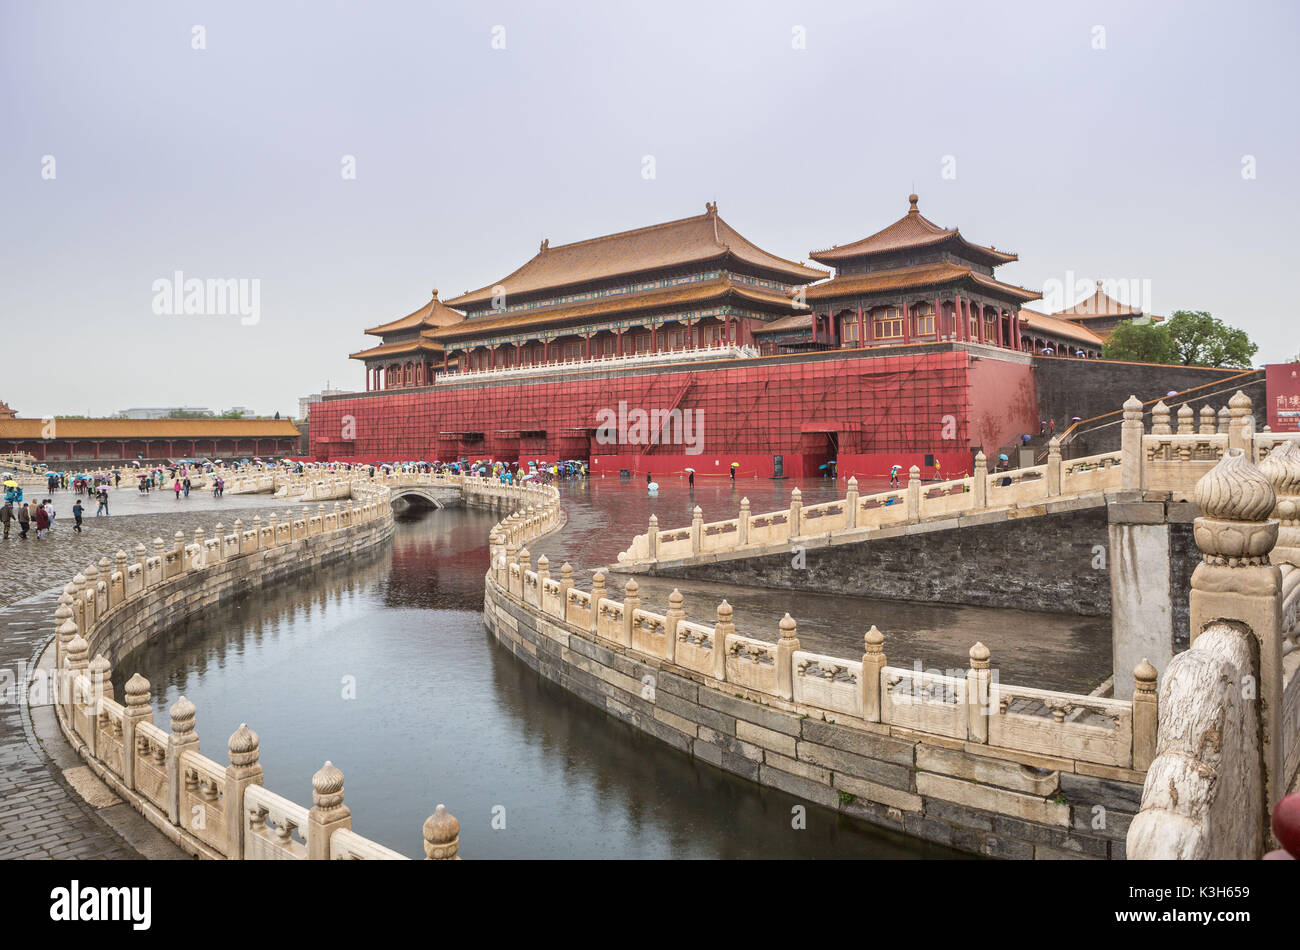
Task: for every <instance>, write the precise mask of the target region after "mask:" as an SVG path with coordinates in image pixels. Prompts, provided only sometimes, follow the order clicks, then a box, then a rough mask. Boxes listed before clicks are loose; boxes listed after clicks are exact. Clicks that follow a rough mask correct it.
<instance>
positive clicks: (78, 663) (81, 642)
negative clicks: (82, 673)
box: [67, 628, 90, 670]
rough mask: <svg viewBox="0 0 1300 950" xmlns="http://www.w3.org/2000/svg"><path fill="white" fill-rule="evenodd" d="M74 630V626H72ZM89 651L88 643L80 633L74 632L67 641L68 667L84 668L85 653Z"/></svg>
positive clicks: (71, 668)
mask: <svg viewBox="0 0 1300 950" xmlns="http://www.w3.org/2000/svg"><path fill="white" fill-rule="evenodd" d="M74 630H75V628H74ZM89 651H90V644H88V643H86V641H85V639H84V638H83V637H82V636H81V634H79V633H78V634H76V635H75V636H74V637H73V638H72V639H71V640H69V641H68V646H67V657H68V669H70V670H84V669H85V668H86V654H87V653H88V652H89Z"/></svg>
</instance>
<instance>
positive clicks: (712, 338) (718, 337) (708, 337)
mask: <svg viewBox="0 0 1300 950" xmlns="http://www.w3.org/2000/svg"><path fill="white" fill-rule="evenodd" d="M704 340H705V342H706V343H721V342H722V327H721V326H719V325H718V324H714V325H713V326H710V327H705V328H704Z"/></svg>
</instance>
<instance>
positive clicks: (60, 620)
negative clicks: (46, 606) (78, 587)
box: [54, 594, 72, 632]
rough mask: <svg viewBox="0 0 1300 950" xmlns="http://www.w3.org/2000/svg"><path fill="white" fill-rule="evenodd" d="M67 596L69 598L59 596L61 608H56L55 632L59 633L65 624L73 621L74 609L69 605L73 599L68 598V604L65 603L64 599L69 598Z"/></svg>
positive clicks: (65, 595)
mask: <svg viewBox="0 0 1300 950" xmlns="http://www.w3.org/2000/svg"><path fill="white" fill-rule="evenodd" d="M67 596H68V595H67V594H60V595H59V606H57V607H55V608H54V630H55V632H58V629H59V628H60V627H62V626H63V625H64V624H65V623H67V622H68V621H69V620H71V619H72V607H71V606H69V604H70V603H71V600H72V599H71V598H68V603H64V602H63V598H64V597H67Z"/></svg>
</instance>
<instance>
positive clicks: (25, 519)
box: [18, 503, 32, 541]
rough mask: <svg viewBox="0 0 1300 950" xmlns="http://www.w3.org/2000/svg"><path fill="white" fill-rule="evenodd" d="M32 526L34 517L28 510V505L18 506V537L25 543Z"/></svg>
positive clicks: (20, 504)
mask: <svg viewBox="0 0 1300 950" xmlns="http://www.w3.org/2000/svg"><path fill="white" fill-rule="evenodd" d="M31 526H32V515H31V512H30V511H28V510H27V505H26V504H23V503H19V505H18V536H19V538H21V539H22V540H23V541H26V540H27V532H28V530H29V529H30V528H31Z"/></svg>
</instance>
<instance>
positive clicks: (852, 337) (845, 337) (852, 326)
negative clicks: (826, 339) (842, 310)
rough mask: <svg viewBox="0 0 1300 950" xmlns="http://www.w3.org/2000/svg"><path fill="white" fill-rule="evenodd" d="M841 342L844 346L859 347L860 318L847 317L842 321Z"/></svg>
mask: <svg viewBox="0 0 1300 950" xmlns="http://www.w3.org/2000/svg"><path fill="white" fill-rule="evenodd" d="M840 342H841V345H843V346H857V345H858V342H859V341H858V318H857V317H845V318H844V319H843V320H841V321H840Z"/></svg>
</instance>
